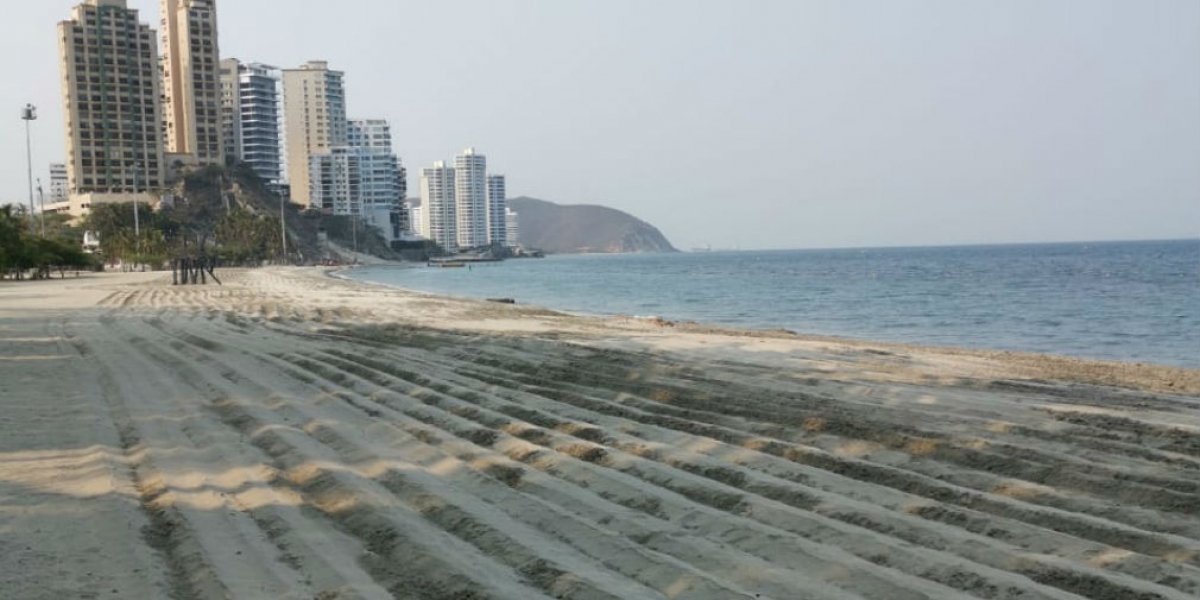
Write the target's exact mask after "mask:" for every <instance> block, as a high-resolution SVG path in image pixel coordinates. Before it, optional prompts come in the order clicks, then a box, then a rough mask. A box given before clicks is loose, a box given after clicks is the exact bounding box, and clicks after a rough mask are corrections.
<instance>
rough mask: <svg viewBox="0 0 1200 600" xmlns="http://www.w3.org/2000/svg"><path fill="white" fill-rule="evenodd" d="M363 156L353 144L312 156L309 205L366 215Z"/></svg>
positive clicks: (320, 208)
mask: <svg viewBox="0 0 1200 600" xmlns="http://www.w3.org/2000/svg"><path fill="white" fill-rule="evenodd" d="M360 158H361V155H360V154H359V152H358V151H356V150H355V149H354V148H350V147H349V146H338V147H336V148H330V149H329V151H328V152H322V153H320V154H313V155H312V156H311V157H309V169H308V172H309V177H310V182H309V198H310V204H309V206H310V207H311V208H315V209H319V210H321V211H323V212H326V213H329V214H333V215H354V216H358V217H361V216H363V202H362V182H363V179H362V165H361V162H360Z"/></svg>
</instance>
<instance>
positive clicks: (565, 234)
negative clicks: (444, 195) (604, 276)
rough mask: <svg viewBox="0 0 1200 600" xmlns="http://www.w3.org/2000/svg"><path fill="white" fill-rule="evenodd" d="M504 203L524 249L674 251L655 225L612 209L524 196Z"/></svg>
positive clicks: (570, 252) (548, 250) (565, 251)
mask: <svg viewBox="0 0 1200 600" xmlns="http://www.w3.org/2000/svg"><path fill="white" fill-rule="evenodd" d="M508 204H509V206H510V207H512V209H513V210H514V211H515V212H516V213H517V215H518V218H519V219H520V226H521V234H520V237H521V239H520V241H521V245H522V246H524V247H526V248H536V249H538V250H542V251H543V252H547V253H550V254H578V253H589V252H594V253H607V254H618V253H636V252H678V250H676V249H675V247H674V246H672V245H671V242H669V241H667V238H666V237H665V236H663V234H662V232H660V231H659V230H658V229H657V228H656V227H654V226H653V225H651V224H649V223H646V222H645V221H642V220H641V219H638V218H637V217H634V216H633V215H630V214H628V213H624V212H621V211H619V210H615V209H612V208H607V207H604V206H595V205H584V204H580V205H561V204H555V203H553V202H547V201H545V200H538V199H537V198H525V197H521V198H512V199H510V200H509V201H508Z"/></svg>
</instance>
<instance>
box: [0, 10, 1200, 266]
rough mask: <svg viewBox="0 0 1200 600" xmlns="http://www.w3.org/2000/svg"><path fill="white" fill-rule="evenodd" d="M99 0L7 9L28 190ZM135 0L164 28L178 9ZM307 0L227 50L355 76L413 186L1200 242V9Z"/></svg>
mask: <svg viewBox="0 0 1200 600" xmlns="http://www.w3.org/2000/svg"><path fill="white" fill-rule="evenodd" d="M76 3H77V1H76V0H53V1H50V2H40V3H35V4H33V5H30V6H27V7H24V8H23V10H21V11H16V12H12V13H10V17H9V19H8V20H7V24H8V25H7V27H6V28H5V34H6V35H5V36H4V37H3V41H0V44H2V45H3V47H2V50H3V55H4V56H5V57H6V58H5V66H6V69H5V71H6V72H7V73H8V78H9V79H8V83H6V85H5V86H4V88H3V89H0V114H8V115H9V118H4V119H0V140H3V144H0V203H6V202H15V203H19V204H24V203H26V202H27V191H26V176H25V140H24V128H23V122H22V121H21V120H20V119H19V118H18V117H19V114H18V111H19V109H20V108H21V107H22V106H24V105H25V103H26V102H32V103H34V104H36V105H37V106H38V108H39V112H40V117H41V119H40V120H39V121H37V122H35V123H34V170H35V177H41V178H42V179H43V181H45V179H46V177H47V173H46V168H47V164H48V163H50V162H61V161H62V160H63V159H64V157H63V156H62V154H63V147H64V144H63V139H62V138H63V123H62V114H61V110H62V109H61V99H60V96H59V81H58V79H59V71H58V48H57V41H56V35H55V25H56V24H57V23H58V22H59V21H61V20H65V19H67V18H69V16H70V12H71V7H72V6H74V5H75V4H76ZM129 5H130V6H132V7H135V8H139V9H141V11H142V14H141V20H142V21H144V22H147V23H150V24H151V26H152V27H154V28H155V29H157V28H158V2H157V1H156V0H130V1H129ZM280 6H281V5H280V4H279V3H267V2H263V1H261V0H259V1H254V0H245V1H242V2H229V1H225V2H219V3H218V9H219V16H220V28H221V39H220V44H221V51H222V55H223V56H224V57H236V58H239V59H242V60H246V61H256V62H264V63H268V64H273V65H277V66H281V67H286V66H295V65H298V64H301V63H303V62H305V61H308V60H314V59H324V60H328V61H329V62H330V65H331V67H332V68H335V69H339V70H344V71H345V72H346V86H347V101H348V106H349V113H350V116H351V117H359V118H366V117H372V118H375V117H378V118H386V119H388V120H389V121H390V122H391V124H392V127H393V136H394V139H395V149H396V152H397V153H398V154H399V155H400V156H401V157H402V158H403V160H404V162H405V165H406V166H407V167H408V169H409V181H408V183H409V189H410V195H415V190H416V189H417V187H418V186H417V183H418V179H417V175H418V173H419V169H420V168H421V167H422V166H426V165H429V164H430V163H432V162H433V161H435V160H439V159H449V158H451V157H452V156H453V155H454V154H455V153H457V152H459V151H461V150H462V149H463V148H466V147H468V146H474V147H476V148H478V149H479V150H480V151H481V152H482V153H484V154H486V155H487V156H488V159H489V166H490V167H491V168H492V170H494V171H496V172H502V173H505V174H507V175H508V176H509V188H510V190H511V194H512V195H513V196H522V195H524V196H530V197H535V198H541V199H546V200H550V201H554V202H558V203H562V204H600V205H604V206H609V207H612V208H617V209H620V210H623V211H626V212H629V213H631V214H633V215H634V216H636V217H638V218H641V219H643V220H645V221H647V222H649V223H651V224H653V225H655V226H657V227H658V228H659V229H661V230H662V231H663V233H664V234H665V235H666V236H667V238H668V239H669V240H670V241H671V242H672V243H673V244H675V245H676V246H677V247H679V248H681V249H687V248H691V247H703V246H705V245H709V244H711V245H712V246H713V247H714V248H730V247H734V246H737V247H740V248H742V249H747V250H749V249H785V248H814V249H815V248H859V247H862V248H866V247H912V246H946V245H977V244H996V243H1046V242H1072V241H1080V242H1088V241H1109V240H1128V241H1138V240H1167V239H1195V238H1197V237H1198V235H1200V3H1197V2H1194V1H1191V0H1156V1H1155V2H1150V3H1129V2H1115V1H1107V2H1106V1H1096V2H1080V1H1066V0H1060V1H1051V2H1034V1H1030V0H1023V1H1017V2H1008V3H986V2H974V1H961V0H953V1H952V0H928V1H923V2H886V3H885V2H879V1H874V2H866V1H849V2H838V3H827V2H826V3H816V2H800V1H792V0H773V1H767V0H760V1H758V2H755V3H753V4H752V5H750V4H748V3H733V2H714V1H691V2H684V1H683V0H675V1H666V0H664V1H661V2H655V3H644V2H634V1H633V0H611V1H609V2H605V3H586V4H585V3H562V2H553V1H552V0H525V1H521V2H518V1H515V0H486V1H485V0H466V1H464V2H459V3H454V4H453V5H448V4H447V3H407V2H382V1H379V0H352V1H350V2H344V3H341V4H340V5H338V7H337V10H336V12H331V11H330V10H329V8H328V6H327V5H326V4H324V3H318V2H315V1H313V0H295V1H293V2H289V3H287V4H286V9H281V8H280ZM748 6H752V8H748ZM268 24H269V26H268ZM4 111H7V112H4Z"/></svg>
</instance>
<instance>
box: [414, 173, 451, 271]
mask: <svg viewBox="0 0 1200 600" xmlns="http://www.w3.org/2000/svg"><path fill="white" fill-rule="evenodd" d="M455 179H456V173H455V169H454V168H452V167H449V166H447V165H446V163H445V162H444V161H438V162H435V163H433V166H432V167H427V168H424V169H421V220H422V223H421V225H420V229H419V231H421V232H422V234H423V235H424V236H425V237H426V238H427V239H429V240H430V241H432V242H434V243H436V244H437V245H439V246H441V247H442V249H443V250H445V251H446V252H457V251H458V245H459V244H458V240H459V237H458V227H457V224H458V222H457V220H456V218H455V213H456V203H455Z"/></svg>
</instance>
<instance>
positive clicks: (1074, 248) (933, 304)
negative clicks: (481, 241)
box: [353, 240, 1200, 368]
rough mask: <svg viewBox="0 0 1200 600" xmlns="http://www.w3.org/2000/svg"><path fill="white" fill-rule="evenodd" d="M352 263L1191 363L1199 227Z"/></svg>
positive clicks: (525, 290)
mask: <svg viewBox="0 0 1200 600" xmlns="http://www.w3.org/2000/svg"><path fill="white" fill-rule="evenodd" d="M353 276H354V277H356V278H358V279H362V280H364V281H371V282H376V283H383V284H387V285H394V286H400V287H403V288H407V289H412V290H420V291H426V292H434V293H438V294H446V295H454V296H467V297H475V298H494V297H511V298H516V299H517V300H518V301H519V302H520V303H522V304H535V305H540V306H545V307H550V308H556V309H560V310H566V311H574V312H582V313H591V314H624V315H637V316H661V317H663V318H666V319H672V320H694V321H700V322H705V323H713V324H722V325H732V326H738V327H752V328H786V329H791V330H793V331H796V332H800V333H812V334H823V335H834V336H841V337H848V338H858V339H866V340H880V341H895V342H911V343H920V344H930V345H939V346H959V347H974V348H992V349H1002V350H1024V351H1032V352H1043V353H1050V354H1065V355H1072V356H1081V357H1088V358H1100V359H1114V360H1121V361H1133V362H1150V363H1159V364H1169V365H1179V366H1186V367H1192V368H1200V240H1188V241H1173V242H1113V243H1090V244H1046V245H1013V246H971V247H939V248H905V249H877V250H871V249H867V250H799V251H778V252H728V253H724V252H713V253H696V254H670V255H615V256H608V255H604V256H601V255H591V256H556V257H551V258H547V259H544V260H513V261H508V262H505V263H500V264H495V265H475V266H474V267H472V268H471V269H470V270H467V269H427V268H417V269H413V268H394V267H372V268H366V269H362V270H359V271H357V272H355V273H354V274H353Z"/></svg>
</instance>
